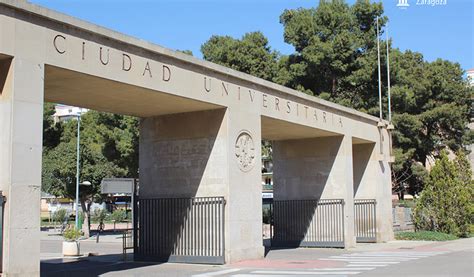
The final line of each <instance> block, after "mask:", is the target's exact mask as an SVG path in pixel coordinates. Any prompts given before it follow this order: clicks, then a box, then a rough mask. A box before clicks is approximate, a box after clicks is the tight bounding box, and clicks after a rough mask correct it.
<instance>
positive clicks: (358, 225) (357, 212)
mask: <svg viewBox="0 0 474 277" xmlns="http://www.w3.org/2000/svg"><path fill="white" fill-rule="evenodd" d="M376 204H377V202H376V201H375V199H356V200H354V220H355V224H354V225H355V233H356V240H357V242H377V225H376V217H375V205H376Z"/></svg>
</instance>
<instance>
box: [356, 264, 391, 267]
mask: <svg viewBox="0 0 474 277" xmlns="http://www.w3.org/2000/svg"><path fill="white" fill-rule="evenodd" d="M387 265H388V264H348V265H347V266H370V267H382V266H387Z"/></svg>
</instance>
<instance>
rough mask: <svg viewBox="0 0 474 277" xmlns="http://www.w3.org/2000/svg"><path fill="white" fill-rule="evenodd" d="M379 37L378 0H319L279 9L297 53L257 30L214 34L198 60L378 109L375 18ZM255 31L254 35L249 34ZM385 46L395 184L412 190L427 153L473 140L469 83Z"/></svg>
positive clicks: (458, 73) (458, 72) (450, 68)
mask: <svg viewBox="0 0 474 277" xmlns="http://www.w3.org/2000/svg"><path fill="white" fill-rule="evenodd" d="M377 18H379V27H380V29H381V31H380V35H381V37H383V34H384V26H385V25H386V24H387V23H388V18H387V17H386V16H384V10H383V5H382V3H370V2H369V1H366V0H358V1H356V2H355V3H354V4H353V5H349V4H347V3H346V2H345V1H343V0H332V1H329V0H321V1H320V2H319V5H318V6H317V7H316V8H310V9H304V8H299V9H293V10H285V11H283V13H282V14H281V16H280V23H281V24H282V25H283V27H284V32H283V39H284V41H285V42H287V43H289V44H291V45H292V46H293V47H294V49H295V51H294V53H292V54H290V55H280V54H278V53H277V52H276V51H274V50H272V49H271V47H270V46H269V45H268V40H267V39H266V38H265V37H264V35H263V34H262V33H261V32H253V33H248V34H246V35H245V36H244V37H243V38H242V39H240V40H239V39H234V38H232V37H229V36H212V37H211V38H210V39H209V40H208V41H207V42H205V43H204V44H203V45H202V47H201V50H202V52H203V56H204V59H206V60H209V61H212V62H214V63H218V64H221V65H225V66H228V67H231V68H234V69H236V70H239V71H242V72H245V73H248V74H252V75H254V76H257V77H260V78H263V79H266V80H270V81H274V82H277V83H279V84H282V85H284V86H288V87H290V88H293V89H296V90H299V91H302V92H305V93H307V94H310V95H314V96H318V97H320V98H323V99H326V100H330V101H333V102H336V103H339V104H341V105H344V106H348V107H351V108H354V109H357V110H360V111H362V112H366V113H369V114H372V115H378V112H379V108H378V101H379V100H378V74H377V40H376V20H377ZM252 37H257V38H258V39H251V38H252ZM386 43H387V41H385V40H383V39H382V40H381V47H380V48H381V65H382V80H383V81H382V86H383V87H382V89H383V92H384V94H383V99H382V101H383V103H384V104H383V110H384V112H385V111H387V104H386V103H387V94H386V91H387V86H386V85H387V82H386V80H387V73H386V72H387V71H386V64H387V58H386V57H387V51H386ZM388 43H389V51H390V66H391V68H390V79H391V96H392V97H391V103H392V110H393V112H394V113H393V124H394V126H395V130H394V132H393V145H394V154H395V156H396V162H395V163H394V164H393V178H392V180H393V181H394V184H393V185H394V187H395V190H401V191H406V190H407V189H408V192H410V193H412V194H416V193H418V192H420V191H421V189H422V188H423V182H424V181H423V180H424V177H425V176H426V174H427V172H426V170H425V167H426V164H427V157H430V156H435V157H437V156H438V155H439V153H440V151H441V150H442V149H445V148H449V149H451V150H453V151H457V150H458V149H462V148H464V147H465V146H466V145H469V144H471V143H472V142H473V137H474V135H473V132H472V131H470V130H469V128H468V123H469V121H470V99H471V98H472V97H473V88H472V87H469V86H468V84H467V81H466V80H465V79H464V78H463V74H464V71H463V69H462V68H461V66H460V64H459V63H456V62H452V61H448V60H443V59H441V58H440V59H437V60H435V61H432V62H429V61H426V60H425V59H424V58H423V55H422V54H421V53H417V52H413V51H410V50H407V51H401V50H399V49H397V48H393V47H392V41H391V40H390V41H388Z"/></svg>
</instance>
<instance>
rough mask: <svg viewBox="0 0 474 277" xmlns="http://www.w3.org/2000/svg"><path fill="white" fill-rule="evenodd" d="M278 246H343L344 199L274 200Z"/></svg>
mask: <svg viewBox="0 0 474 277" xmlns="http://www.w3.org/2000/svg"><path fill="white" fill-rule="evenodd" d="M273 224H274V229H273V230H274V234H273V238H272V246H277V247H300V246H302V247H344V200H343V199H320V200H275V201H273Z"/></svg>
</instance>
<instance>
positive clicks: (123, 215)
mask: <svg viewBox="0 0 474 277" xmlns="http://www.w3.org/2000/svg"><path fill="white" fill-rule="evenodd" d="M110 219H111V220H113V221H114V222H122V221H124V220H125V219H127V212H126V211H125V210H121V209H118V210H115V211H114V212H113V213H112V214H111V215H110Z"/></svg>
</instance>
